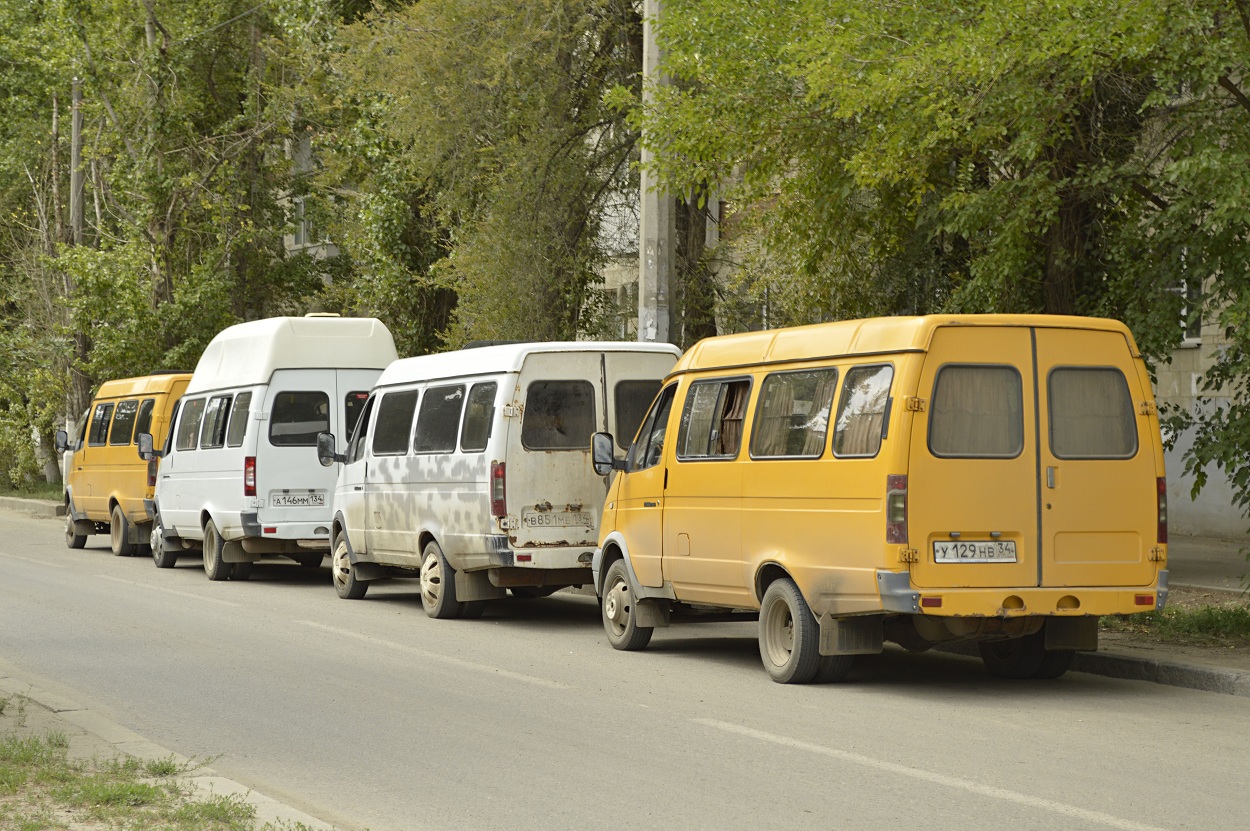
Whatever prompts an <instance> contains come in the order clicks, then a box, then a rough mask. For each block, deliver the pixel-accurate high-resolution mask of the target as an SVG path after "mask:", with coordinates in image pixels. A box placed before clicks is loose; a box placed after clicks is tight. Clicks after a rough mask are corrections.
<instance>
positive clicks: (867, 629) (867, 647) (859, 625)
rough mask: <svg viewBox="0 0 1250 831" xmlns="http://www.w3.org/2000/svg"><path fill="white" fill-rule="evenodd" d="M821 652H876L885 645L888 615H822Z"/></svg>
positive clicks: (826, 613) (868, 653) (847, 653)
mask: <svg viewBox="0 0 1250 831" xmlns="http://www.w3.org/2000/svg"><path fill="white" fill-rule="evenodd" d="M819 622H820V646H819V652H820V654H821V655H876V654H878V653H880V652H881V650H882V649H884V648H885V615H863V616H859V617H844V618H836V617H832V616H831V615H830V614H829V613H828V612H825V613H824V614H823V615H821V616H820V621H819Z"/></svg>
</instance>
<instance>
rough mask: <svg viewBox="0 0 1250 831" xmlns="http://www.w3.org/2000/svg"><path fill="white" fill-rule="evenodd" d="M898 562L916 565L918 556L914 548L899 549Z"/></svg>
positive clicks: (918, 560)
mask: <svg viewBox="0 0 1250 831" xmlns="http://www.w3.org/2000/svg"><path fill="white" fill-rule="evenodd" d="M898 561H899V562H900V563H918V562H920V556H919V555H918V554H917V552H916V549H914V548H900V549H899V551H898Z"/></svg>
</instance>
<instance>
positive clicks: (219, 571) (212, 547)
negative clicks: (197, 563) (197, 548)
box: [204, 519, 233, 582]
mask: <svg viewBox="0 0 1250 831" xmlns="http://www.w3.org/2000/svg"><path fill="white" fill-rule="evenodd" d="M225 547H226V541H225V540H223V539H222V538H221V534H219V533H217V526H216V525H214V524H213V521H212V520H211V519H210V520H209V521H208V524H207V525H205V526H204V573H205V574H207V575H208V579H209V580H212V581H213V582H219V581H221V580H227V579H229V578H230V572H231V571H233V569H232V568H231V567H230V563H227V562H226V561H225V559H223V558H222V552H223V550H224V549H225Z"/></svg>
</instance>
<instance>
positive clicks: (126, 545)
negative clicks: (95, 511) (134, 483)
mask: <svg viewBox="0 0 1250 831" xmlns="http://www.w3.org/2000/svg"><path fill="white" fill-rule="evenodd" d="M109 542H110V543H111V544H112V548H113V556H114V557H129V556H131V555H133V554H134V553H135V544H134V543H132V542H130V520H128V519H126V514H125V513H123V512H122V506H121V505H114V506H113V513H111V514H110V515H109Z"/></svg>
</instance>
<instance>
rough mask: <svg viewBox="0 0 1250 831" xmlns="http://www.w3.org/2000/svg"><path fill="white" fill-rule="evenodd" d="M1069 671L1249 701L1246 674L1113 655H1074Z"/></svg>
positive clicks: (954, 649)
mask: <svg viewBox="0 0 1250 831" xmlns="http://www.w3.org/2000/svg"><path fill="white" fill-rule="evenodd" d="M935 648H936V649H937V650H938V651H940V652H949V653H952V654H955V655H964V656H967V657H969V658H978V659H979V658H980V652H979V651H978V650H977V646H976V644H972V643H953V644H948V645H945V646H938V647H935ZM1072 671H1073V672H1085V673H1088V674H1090V675H1101V676H1104V677H1106V678H1123V679H1125V680H1127V681H1149V682H1152V683H1155V684H1164V685H1166V686H1169V687H1184V688H1186V689H1190V690H1201V691H1203V692H1213V693H1221V694H1223V695H1237V696H1241V697H1243V698H1250V672H1247V671H1245V670H1240V669H1231V668H1228V667H1209V666H1200V665H1197V664H1182V663H1177V662H1175V661H1159V660H1155V659H1153V658H1139V657H1137V656H1135V655H1121V654H1119V653H1116V652H1078V653H1076V660H1075V661H1073V663H1072Z"/></svg>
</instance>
